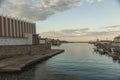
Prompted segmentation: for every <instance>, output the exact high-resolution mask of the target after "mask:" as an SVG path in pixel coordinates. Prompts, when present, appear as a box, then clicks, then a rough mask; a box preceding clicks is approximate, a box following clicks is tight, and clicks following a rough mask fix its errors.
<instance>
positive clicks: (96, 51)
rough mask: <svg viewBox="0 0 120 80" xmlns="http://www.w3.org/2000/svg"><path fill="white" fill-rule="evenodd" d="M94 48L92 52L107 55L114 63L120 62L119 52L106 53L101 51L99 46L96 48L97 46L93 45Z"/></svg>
mask: <svg viewBox="0 0 120 80" xmlns="http://www.w3.org/2000/svg"><path fill="white" fill-rule="evenodd" d="M93 49H94V52H95V53H96V54H100V55H101V56H102V55H105V56H107V57H111V58H112V60H113V62H114V63H116V62H117V63H120V54H119V53H117V54H116V53H113V54H112V53H106V52H102V51H100V50H99V48H97V47H95V48H93Z"/></svg>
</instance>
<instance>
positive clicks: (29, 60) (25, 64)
mask: <svg viewBox="0 0 120 80" xmlns="http://www.w3.org/2000/svg"><path fill="white" fill-rule="evenodd" d="M62 52H64V50H62V49H53V50H48V51H46V54H44V55H41V54H40V55H32V56H28V55H26V56H23V57H18V58H17V60H16V59H15V60H16V61H15V60H14V58H9V59H8V60H6V62H3V63H2V64H1V63H0V65H3V67H1V66H0V73H15V72H21V71H23V70H25V69H27V68H29V67H30V66H31V65H33V64H35V63H37V62H42V61H45V60H47V59H49V58H51V57H53V56H55V55H58V54H60V53H62ZM43 53H44V52H43ZM10 60H11V61H13V60H14V61H13V62H12V63H8V62H10ZM6 63H8V65H5V64H6Z"/></svg>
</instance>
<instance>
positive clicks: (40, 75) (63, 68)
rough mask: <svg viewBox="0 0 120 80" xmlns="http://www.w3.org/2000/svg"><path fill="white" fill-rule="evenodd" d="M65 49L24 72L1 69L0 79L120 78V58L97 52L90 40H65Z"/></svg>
mask: <svg viewBox="0 0 120 80" xmlns="http://www.w3.org/2000/svg"><path fill="white" fill-rule="evenodd" d="M53 48H54V49H58V48H59V49H65V52H63V53H61V54H59V55H57V56H55V57H52V58H51V59H48V60H46V61H44V62H42V63H41V62H40V63H37V64H35V65H32V66H31V67H30V68H29V69H27V70H25V71H22V72H20V73H14V74H13V73H0V80H120V64H119V60H114V59H113V58H112V57H110V56H107V55H101V54H99V53H96V52H94V46H93V45H91V44H88V43H64V44H62V45H61V46H59V47H53Z"/></svg>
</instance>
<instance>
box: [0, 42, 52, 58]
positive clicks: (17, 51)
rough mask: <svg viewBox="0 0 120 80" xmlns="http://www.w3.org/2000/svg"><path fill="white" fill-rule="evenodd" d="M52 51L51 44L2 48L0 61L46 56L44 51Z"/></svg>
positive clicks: (0, 48) (0, 47) (0, 49)
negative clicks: (17, 57) (18, 57)
mask: <svg viewBox="0 0 120 80" xmlns="http://www.w3.org/2000/svg"><path fill="white" fill-rule="evenodd" d="M50 49H51V44H40V45H8V46H7V45H5V46H0V60H1V59H5V58H10V57H15V56H23V55H31V56H32V55H36V54H44V51H46V50H50Z"/></svg>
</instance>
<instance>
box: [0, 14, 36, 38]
mask: <svg viewBox="0 0 120 80" xmlns="http://www.w3.org/2000/svg"><path fill="white" fill-rule="evenodd" d="M24 33H32V34H34V33H36V25H35V23H31V22H27V21H23V20H19V19H14V18H10V17H5V16H0V37H24V36H23V34H24Z"/></svg>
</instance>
